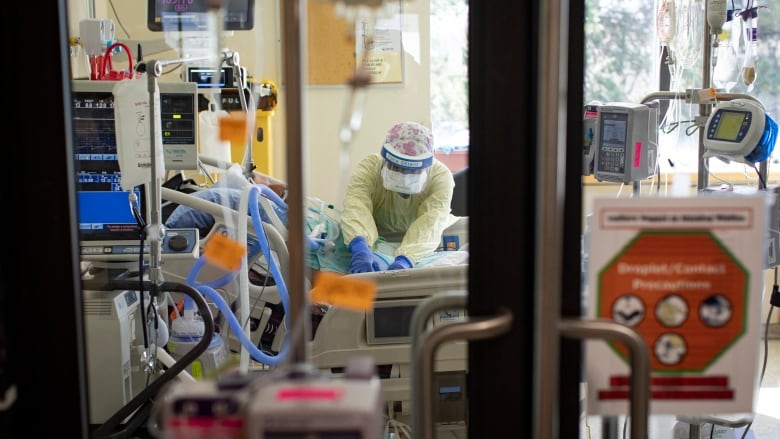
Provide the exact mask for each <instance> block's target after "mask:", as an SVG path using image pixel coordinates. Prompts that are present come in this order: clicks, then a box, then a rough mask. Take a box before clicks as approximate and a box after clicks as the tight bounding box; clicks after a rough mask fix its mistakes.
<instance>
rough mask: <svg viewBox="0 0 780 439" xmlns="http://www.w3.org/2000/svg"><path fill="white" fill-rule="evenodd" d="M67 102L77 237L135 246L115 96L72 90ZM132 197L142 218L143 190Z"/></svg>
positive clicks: (134, 223) (136, 231) (135, 226)
mask: <svg viewBox="0 0 780 439" xmlns="http://www.w3.org/2000/svg"><path fill="white" fill-rule="evenodd" d="M71 103H72V104H71V111H72V115H73V128H74V130H73V133H74V134H73V135H74V143H73V149H74V165H75V166H74V168H75V172H76V176H77V183H76V190H77V202H78V222H79V235H80V239H81V240H82V241H105V240H122V241H129V240H132V241H136V242H137V241H138V240H139V237H140V235H139V232H140V228H139V226H138V223H137V221H136V219H135V216H134V215H133V212H132V210H131V209H130V201H129V193H128V192H127V191H123V190H122V188H121V186H120V180H121V174H120V172H119V157H118V154H117V148H116V129H115V127H114V96H113V94H112V93H111V92H110V91H83V90H81V91H80V90H78V89H77V88H74V91H73V95H72V99H71ZM135 193H136V196H137V197H138V200H139V203H140V209H141V214H142V215H145V212H144V211H143V209H144V204H143V199H144V198H143V188H142V187H138V188H136V190H135Z"/></svg>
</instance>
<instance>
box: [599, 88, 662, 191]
mask: <svg viewBox="0 0 780 439" xmlns="http://www.w3.org/2000/svg"><path fill="white" fill-rule="evenodd" d="M593 148H594V149H595V157H594V162H593V175H594V177H595V178H596V180H598V181H612V182H618V183H631V182H634V181H639V180H642V179H645V178H648V177H651V176H653V175H655V174H656V173H657V172H658V171H657V159H658V104H657V103H656V102H653V103H648V104H633V103H628V102H611V103H607V104H604V105H600V106H599V107H598V116H597V118H596V130H595V133H594V138H593Z"/></svg>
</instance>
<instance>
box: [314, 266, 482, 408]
mask: <svg viewBox="0 0 780 439" xmlns="http://www.w3.org/2000/svg"><path fill="white" fill-rule="evenodd" d="M348 276H349V277H354V278H355V279H362V280H368V281H371V282H373V283H374V284H376V287H377V291H376V293H377V294H376V299H375V302H374V307H373V309H371V310H368V311H364V312H358V311H354V310H351V309H346V308H337V307H331V308H330V309H328V311H327V312H326V313H325V315H324V317H323V318H322V320H321V321H320V323H319V325H318V326H317V328H316V332H315V333H314V337H313V340H312V342H311V346H310V347H311V349H310V352H311V358H310V360H311V362H312V363H313V364H314V365H315V366H316V367H318V368H320V369H323V370H326V371H328V372H330V373H333V374H339V373H342V372H343V370H344V368H345V367H346V365H347V362H348V360H349V359H350V358H352V357H354V356H358V355H369V356H371V357H373V359H374V361H375V363H376V364H377V366H378V368H379V375H380V378H382V380H381V383H382V390H383V395H384V398H385V400H386V401H399V402H402V403H407V402H409V401H410V399H411V383H410V374H411V357H412V355H411V334H410V332H409V331H410V325H411V321H412V314H413V312H414V309H415V308H416V307H417V306H418V305H419V304H420V303H421V302H422V301H423V300H425V299H426V298H428V297H430V296H433V295H436V294H439V293H443V292H449V291H464V290H466V289H467V279H468V265H467V264H459V265H443V266H433V267H422V268H415V269H411V270H401V271H381V272H374V273H359V274H351V275H348ZM464 318H465V314H464V310H462V309H453V310H447V311H444V312H441V313H439V314H438V315H436V316H435V317H434V318H433V319H432V320H431V321H430V322H429V327H436V326H438V325H442V324H447V323H449V322H455V321H462V320H464ZM466 370H467V349H466V343H465V342H461V341H458V342H451V343H447V344H444V345H442V347H441V348H440V349H439V351H438V353H437V356H436V361H435V372H436V376H437V377H439V378H440V379H441V380H442V385H443V386H445V384H446V387H448V388H450V389H453V390H454V389H457V388H460V391H459V392H453V394H451V395H449V397H450V398H453V399H454V398H460V399H462V400H464V401H465V398H464V395H465V393H464V392H465V375H466ZM455 393H457V394H455ZM403 411H406V409H403ZM452 421H453V422H454V421H457V420H452Z"/></svg>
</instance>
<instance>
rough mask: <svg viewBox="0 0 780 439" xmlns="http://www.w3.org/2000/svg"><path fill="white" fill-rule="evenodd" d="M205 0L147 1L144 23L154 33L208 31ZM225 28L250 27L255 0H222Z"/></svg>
mask: <svg viewBox="0 0 780 439" xmlns="http://www.w3.org/2000/svg"><path fill="white" fill-rule="evenodd" d="M209 3H210V2H209V1H208V0H148V10H147V17H146V26H147V27H148V28H149V30H151V31H154V32H176V31H209V30H212V31H213V30H214V29H209V19H208V15H209V7H208V4H209ZM223 8H224V11H223V12H224V27H223V30H226V31H236V30H251V29H252V28H253V27H254V23H255V1H254V0H224V6H223Z"/></svg>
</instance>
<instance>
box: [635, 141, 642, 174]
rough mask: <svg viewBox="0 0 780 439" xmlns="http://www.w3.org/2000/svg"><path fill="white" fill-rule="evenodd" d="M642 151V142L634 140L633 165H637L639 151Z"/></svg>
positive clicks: (636, 166)
mask: <svg viewBox="0 0 780 439" xmlns="http://www.w3.org/2000/svg"><path fill="white" fill-rule="evenodd" d="M640 152H642V142H636V143H635V144H634V167H635V168H638V167H639V153H640Z"/></svg>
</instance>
